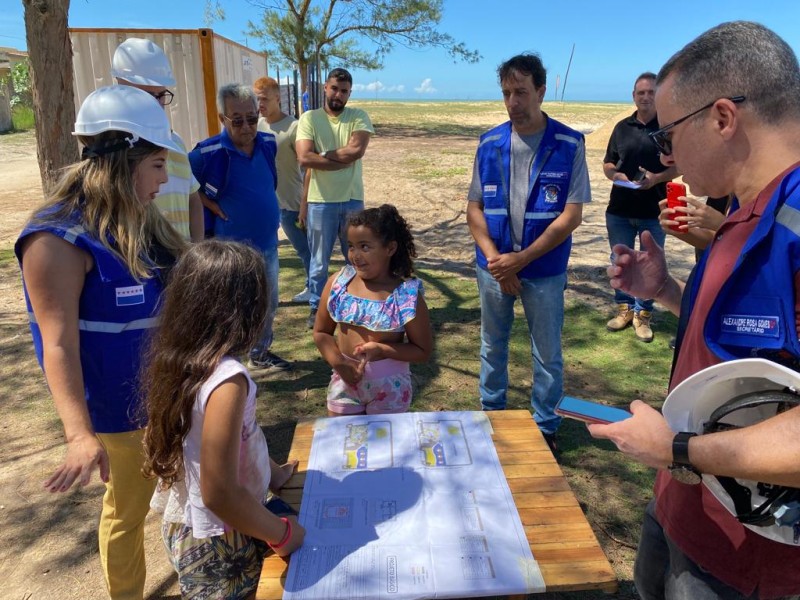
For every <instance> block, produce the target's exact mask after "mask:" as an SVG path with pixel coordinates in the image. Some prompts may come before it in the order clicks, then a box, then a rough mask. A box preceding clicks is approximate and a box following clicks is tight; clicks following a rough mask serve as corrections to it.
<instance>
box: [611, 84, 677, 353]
mask: <svg viewBox="0 0 800 600" xmlns="http://www.w3.org/2000/svg"><path fill="white" fill-rule="evenodd" d="M655 93H656V75H655V73H649V72H648V73H642V74H641V75H639V77H637V78H636V81H635V82H634V84H633V94H632V95H633V102H634V104H635V105H636V111H635V112H634V113H633V114H632V115H631V116H629V117H627V118H626V119H623V120H622V121H620V122H619V123H617V125H616V126H615V127H614V131H613V132H612V133H611V138H610V139H609V140H608V148H607V149H606V155H605V158H604V159H603V173H605V176H606V177H608V178H609V179H610V180H611V181H613V182H614V185H613V186H611V201H610V202H609V203H608V208H607V209H606V229H607V230H608V242H609V245H610V246H611V248H614V246H616V245H617V244H625V245H626V246H631V247H633V246H634V245H635V242H636V238H638V237H639V236H641V235H642V232H644V231H649V232H650V233H651V234H652V235H653V237H654V238H655V240H656V242H658V244H659V245H660V246H663V245H664V238H665V233H664V230H663V229H661V225H660V224H659V222H658V214H659V208H658V202H659V200H661V199H663V198H666V197H667V183H666V182H667V181H670V180H671V179H673V178H674V177H675V176H676V174H677V173H676V171H675V167H666V166H664V165H663V164H661V161H660V160H659V155H658V150H657V149H656V147H655V146H654V145H653V142H652V141H651V140H650V138H649V137H648V134H649V133H651V132H653V131H655V130H656V129H658V118H657V117H656V105H655ZM633 185H635V186H636V187H631V186H633ZM640 244H641V242H640ZM611 257H612V260H613V258H614V255H613V253H612V255H611ZM614 303H615V304H616V307H617V314H616V316H615V317H614V318H613V319H611V320H610V321H609V322H608V323H607V324H606V329H608V330H609V331H621V330H623V329H625V328H626V327H628V325H630V324H631V323H632V324H633V330H634V333H635V334H636V338H637V339H639V340H640V341H642V342H647V343H649V342H652V341H653V330H652V329H651V327H650V317H651V314H652V311H653V300H652V299H651V298H634V297H633V296H631V295H630V294H626V293H625V292H623V291H622V290H614Z"/></svg>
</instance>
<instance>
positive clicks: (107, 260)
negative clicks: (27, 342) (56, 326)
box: [14, 218, 162, 433]
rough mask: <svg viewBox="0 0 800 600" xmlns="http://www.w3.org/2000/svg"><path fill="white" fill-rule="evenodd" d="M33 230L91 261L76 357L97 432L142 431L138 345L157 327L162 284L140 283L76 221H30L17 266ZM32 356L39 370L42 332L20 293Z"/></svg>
mask: <svg viewBox="0 0 800 600" xmlns="http://www.w3.org/2000/svg"><path fill="white" fill-rule="evenodd" d="M37 232H47V233H51V234H53V235H55V236H56V237H59V238H61V239H63V240H64V241H66V242H69V243H70V244H73V245H74V246H75V247H77V248H80V249H81V250H83V251H84V252H88V253H89V254H90V255H91V256H92V259H93V260H94V266H93V267H92V270H91V271H89V272H88V273H87V274H86V280H85V281H84V284H83V290H82V291H81V296H80V304H79V308H78V319H79V320H78V329H79V334H80V359H81V370H82V375H83V386H84V392H85V398H86V404H87V406H88V408H89V416H90V418H91V421H92V426H93V427H94V429H95V431H96V432H97V433H121V432H124V431H133V430H135V429H140V428H141V427H143V425H144V424H143V422H142V420H141V415H139V414H138V402H139V393H138V392H139V386H138V384H137V377H138V375H139V366H140V363H141V358H142V349H143V348H142V344H143V342H144V340H145V337H146V335H147V333H148V332H149V331H150V330H151V329H153V328H154V327H156V325H157V317H156V312H157V303H158V299H159V297H160V295H161V290H162V282H161V280H160V279H159V277H151V278H149V279H145V280H143V281H141V282H138V281H136V280H135V279H134V278H133V276H131V274H130V272H129V271H128V269H127V267H126V266H125V264H124V263H123V262H122V261H121V260H120V259H119V258H117V257H116V256H115V255H114V254H113V253H112V252H110V251H109V250H108V249H107V248H106V247H105V246H103V244H101V243H100V242H99V241H98V240H97V239H96V238H94V237H92V236H90V235H89V234H88V233H87V232H86V230H85V229H84V228H83V226H82V225H81V224H80V220H79V219H78V218H75V219H74V220H71V221H70V222H60V223H33V224H31V223H29V224H28V225H27V226H26V228H25V229H24V230H23V231H22V233H21V234H20V236H19V239H18V240H17V243H16V245H15V248H14V251H15V253H16V255H17V259H18V260H19V263H20V268H22V253H21V250H22V241H23V240H24V239H25V238H26V237H27V236H29V235H31V234H34V233H37ZM25 302H26V304H27V306H28V318H29V320H30V327H31V333H32V334H33V345H34V348H35V350H36V358H37V359H38V360H39V365H41V367H42V369H44V361H43V347H42V334H41V331H40V330H39V325H38V324H37V322H36V317H35V315H34V314H33V309H32V307H31V302H30V299H29V298H28V291H27V289H26V290H25Z"/></svg>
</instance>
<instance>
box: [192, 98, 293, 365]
mask: <svg viewBox="0 0 800 600" xmlns="http://www.w3.org/2000/svg"><path fill="white" fill-rule="evenodd" d="M217 110H218V111H219V120H220V123H221V124H222V127H223V129H222V132H221V133H220V134H219V135H215V136H212V137H210V138H208V139H207V140H203V141H202V142H200V143H199V144H197V146H195V148H194V150H192V151H191V152H190V153H189V162H190V163H191V165H192V172H193V173H194V175H195V177H197V180H198V181H199V182H200V197H201V199H202V200H203V206H205V207H206V209H207V211H208V212H207V213H206V217H207V219H206V231H207V233H208V235H211V236H213V237H217V238H221V239H228V240H234V241H237V242H243V243H245V244H249V245H251V246H253V247H255V248H257V249H258V250H260V251H261V252H262V253H263V255H264V262H265V263H266V271H267V281H268V282H269V289H270V298H269V304H268V306H267V316H266V322H265V324H264V331H263V333H262V335H261V339H260V340H259V342H258V343H257V344H256V346H255V347H253V348H252V349H251V350H250V362H249V363H248V365H249V366H250V367H253V368H263V369H274V370H278V371H288V370H290V369H291V368H292V367H291V364H290V363H289V362H287V361H286V360H284V359H283V358H281V357H280V356H278V355H276V354H274V353H273V352H271V351H270V346H271V345H272V339H273V331H272V325H273V322H274V320H275V312H276V311H277V309H278V224H279V222H280V211H279V209H278V196H277V195H276V191H275V190H276V189H277V185H278V173H277V167H276V164H275V156H276V153H277V144H276V142H275V136H274V135H273V134H271V133H265V132H260V131H258V102H257V100H256V95H255V93H254V92H253V89H252V88H251V87H249V86H245V85H240V84H238V83H231V84H229V85H225V86H222V87H221V88H220V89H219V91H218V92H217Z"/></svg>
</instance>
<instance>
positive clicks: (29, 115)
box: [11, 105, 36, 131]
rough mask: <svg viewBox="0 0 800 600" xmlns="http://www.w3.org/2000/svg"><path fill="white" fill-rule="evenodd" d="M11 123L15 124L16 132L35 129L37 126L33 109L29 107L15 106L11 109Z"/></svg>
mask: <svg viewBox="0 0 800 600" xmlns="http://www.w3.org/2000/svg"><path fill="white" fill-rule="evenodd" d="M11 122H12V123H13V126H14V131H28V130H31V129H33V128H34V127H35V126H36V124H35V122H34V119H33V109H32V108H30V107H27V106H21V105H17V106H15V107H14V108H12V109H11Z"/></svg>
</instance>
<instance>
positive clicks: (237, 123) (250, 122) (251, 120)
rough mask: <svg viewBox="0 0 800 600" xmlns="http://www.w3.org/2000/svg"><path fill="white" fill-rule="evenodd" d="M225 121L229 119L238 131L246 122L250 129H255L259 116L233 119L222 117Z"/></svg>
mask: <svg viewBox="0 0 800 600" xmlns="http://www.w3.org/2000/svg"><path fill="white" fill-rule="evenodd" d="M222 118H223V119H227V120H228V121H230V122H231V125H233V126H234V127H236V128H237V129H238V128H239V127H241V126H242V125H244V122H245V121H247V124H248V125H250V127H255V126H256V124H257V123H258V115H247V116H246V117H233V118H232V119H231V118H230V117H229V116H227V115H222Z"/></svg>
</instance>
